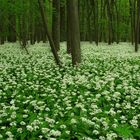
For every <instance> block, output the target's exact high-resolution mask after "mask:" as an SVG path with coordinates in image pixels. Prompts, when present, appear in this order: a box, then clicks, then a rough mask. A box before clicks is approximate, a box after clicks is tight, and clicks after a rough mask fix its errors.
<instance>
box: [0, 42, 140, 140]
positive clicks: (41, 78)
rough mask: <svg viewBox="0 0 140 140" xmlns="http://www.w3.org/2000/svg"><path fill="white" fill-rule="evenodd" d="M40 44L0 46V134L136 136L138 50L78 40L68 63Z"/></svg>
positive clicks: (88, 139) (14, 138)
mask: <svg viewBox="0 0 140 140" xmlns="http://www.w3.org/2000/svg"><path fill="white" fill-rule="evenodd" d="M64 46H65V44H62V47H61V48H62V49H61V51H60V53H59V55H60V57H61V60H62V61H63V67H61V68H59V67H57V66H56V65H55V63H54V60H53V57H52V54H51V51H50V49H49V47H48V48H47V47H46V45H45V44H35V45H34V46H31V47H30V48H29V52H30V55H26V54H25V52H23V51H21V50H20V48H19V45H18V44H5V45H3V46H0V140H6V139H7V140H40V139H43V140H121V139H123V140H139V139H140V53H137V54H136V53H134V49H133V47H132V46H131V45H129V44H126V43H121V44H120V45H115V44H114V45H112V46H108V45H106V44H100V45H99V46H98V47H96V46H95V45H94V44H88V43H82V60H83V62H82V64H81V65H80V66H79V67H74V68H73V67H72V66H71V59H70V56H69V55H68V54H66V49H65V47H64Z"/></svg>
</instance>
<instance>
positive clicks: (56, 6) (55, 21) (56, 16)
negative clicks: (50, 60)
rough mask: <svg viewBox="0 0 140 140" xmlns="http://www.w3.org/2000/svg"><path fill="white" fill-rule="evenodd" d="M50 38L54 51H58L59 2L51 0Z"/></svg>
mask: <svg viewBox="0 0 140 140" xmlns="http://www.w3.org/2000/svg"><path fill="white" fill-rule="evenodd" d="M53 9H54V10H53V17H52V38H53V41H54V45H55V47H56V50H57V51H59V50H60V0H53Z"/></svg>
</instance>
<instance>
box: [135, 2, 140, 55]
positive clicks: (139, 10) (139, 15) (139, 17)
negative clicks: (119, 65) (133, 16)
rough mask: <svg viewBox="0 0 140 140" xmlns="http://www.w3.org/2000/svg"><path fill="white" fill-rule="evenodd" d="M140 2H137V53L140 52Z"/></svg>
mask: <svg viewBox="0 0 140 140" xmlns="http://www.w3.org/2000/svg"><path fill="white" fill-rule="evenodd" d="M139 32H140V0H137V21H136V28H135V52H138V43H139V41H140V39H139V38H140V33H139Z"/></svg>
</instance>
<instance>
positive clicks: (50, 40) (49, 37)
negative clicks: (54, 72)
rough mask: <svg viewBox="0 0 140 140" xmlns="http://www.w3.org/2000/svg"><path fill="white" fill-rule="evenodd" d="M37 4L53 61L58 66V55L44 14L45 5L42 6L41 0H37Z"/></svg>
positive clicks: (59, 63)
mask: <svg viewBox="0 0 140 140" xmlns="http://www.w3.org/2000/svg"><path fill="white" fill-rule="evenodd" d="M38 4H39V7H40V13H41V16H42V20H43V24H44V30H45V33H46V35H47V37H48V40H49V43H50V47H51V50H52V53H53V55H54V58H55V62H56V64H57V65H59V66H60V65H61V62H60V60H59V56H58V54H57V51H56V49H55V48H56V47H55V45H54V42H53V39H52V36H51V35H50V33H49V30H48V22H47V16H46V14H45V7H44V2H43V0H38Z"/></svg>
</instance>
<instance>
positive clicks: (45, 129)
mask: <svg viewBox="0 0 140 140" xmlns="http://www.w3.org/2000/svg"><path fill="white" fill-rule="evenodd" d="M48 131H50V129H48V128H42V133H43V134H46V133H48Z"/></svg>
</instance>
